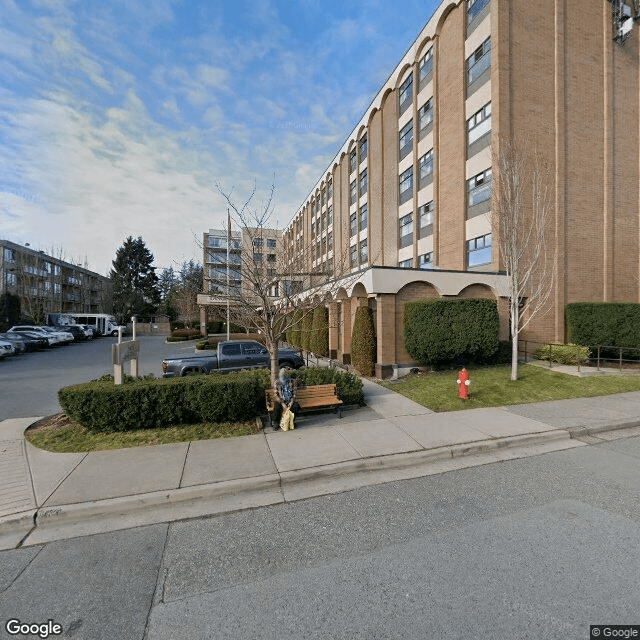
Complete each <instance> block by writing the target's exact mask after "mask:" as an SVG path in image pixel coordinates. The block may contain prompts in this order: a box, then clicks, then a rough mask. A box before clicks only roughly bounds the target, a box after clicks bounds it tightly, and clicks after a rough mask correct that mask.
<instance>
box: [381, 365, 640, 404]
mask: <svg viewBox="0 0 640 640" xmlns="http://www.w3.org/2000/svg"><path fill="white" fill-rule="evenodd" d="M469 374H470V378H471V386H470V387H469V393H470V397H469V400H466V401H465V400H462V399H461V398H458V385H457V384H456V380H457V378H458V372H457V371H435V372H430V373H428V374H426V375H424V374H423V375H417V376H410V377H408V378H405V379H404V380H402V381H400V382H382V383H381V384H382V386H384V387H386V388H387V389H391V390H392V391H396V392H397V393H400V394H402V395H403V396H406V397H407V398H410V399H411V400H414V401H415V402H417V403H419V404H421V405H423V406H425V407H427V408H429V409H431V410H432V411H459V410H460V409H477V408H480V407H500V406H505V405H512V404H526V403H529V402H543V401H545V400H565V399H567V398H586V397H590V396H604V395H609V394H612V393H623V392H625V391H638V390H640V376H629V377H624V376H588V377H584V378H578V377H576V376H572V375H568V374H566V373H560V372H557V371H553V369H551V370H549V369H543V368H541V367H536V366H534V365H526V364H522V365H520V366H519V367H518V380H516V381H515V382H512V381H511V380H510V377H511V367H510V366H497V367H485V368H478V369H470V370H469Z"/></svg>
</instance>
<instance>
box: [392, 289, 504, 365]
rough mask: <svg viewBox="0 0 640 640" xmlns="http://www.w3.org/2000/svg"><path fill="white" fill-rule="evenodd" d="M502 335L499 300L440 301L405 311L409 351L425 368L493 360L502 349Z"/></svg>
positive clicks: (417, 304)
mask: <svg viewBox="0 0 640 640" xmlns="http://www.w3.org/2000/svg"><path fill="white" fill-rule="evenodd" d="M499 332H500V318H499V316H498V307H497V304H496V302H495V300H486V299H482V298H464V299H443V298H436V299H432V300H419V301H417V302H408V303H407V304H406V305H405V308H404V344H405V348H406V349H407V352H408V353H409V355H410V356H411V357H412V358H414V359H415V361H416V362H417V363H418V364H421V365H427V364H431V365H433V364H442V363H445V362H451V361H454V360H457V359H459V358H460V357H465V358H469V359H471V358H474V359H483V358H489V357H491V356H492V355H493V354H494V353H495V352H496V350H497V348H498V335H499Z"/></svg>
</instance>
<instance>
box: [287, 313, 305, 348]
mask: <svg viewBox="0 0 640 640" xmlns="http://www.w3.org/2000/svg"><path fill="white" fill-rule="evenodd" d="M302 314H303V312H302V311H296V312H295V313H294V314H293V328H292V329H291V340H287V342H289V344H291V345H293V346H294V347H301V346H302V342H301V336H300V334H301V330H302Z"/></svg>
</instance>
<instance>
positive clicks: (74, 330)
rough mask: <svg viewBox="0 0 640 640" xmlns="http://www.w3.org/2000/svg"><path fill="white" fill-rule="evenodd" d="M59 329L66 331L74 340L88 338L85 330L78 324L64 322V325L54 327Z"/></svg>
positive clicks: (78, 340) (79, 340)
mask: <svg viewBox="0 0 640 640" xmlns="http://www.w3.org/2000/svg"><path fill="white" fill-rule="evenodd" d="M54 329H59V330H61V331H67V332H69V333H70V334H71V335H72V336H73V341H74V342H81V341H84V340H88V337H87V332H86V331H85V330H84V329H83V328H82V327H81V326H80V325H79V324H65V325H64V326H59V327H54Z"/></svg>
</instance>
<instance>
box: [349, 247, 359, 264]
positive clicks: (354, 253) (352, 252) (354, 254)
mask: <svg viewBox="0 0 640 640" xmlns="http://www.w3.org/2000/svg"><path fill="white" fill-rule="evenodd" d="M349 258H350V262H351V266H352V267H357V266H358V246H357V245H355V244H354V245H353V246H351V247H350V248H349Z"/></svg>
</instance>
